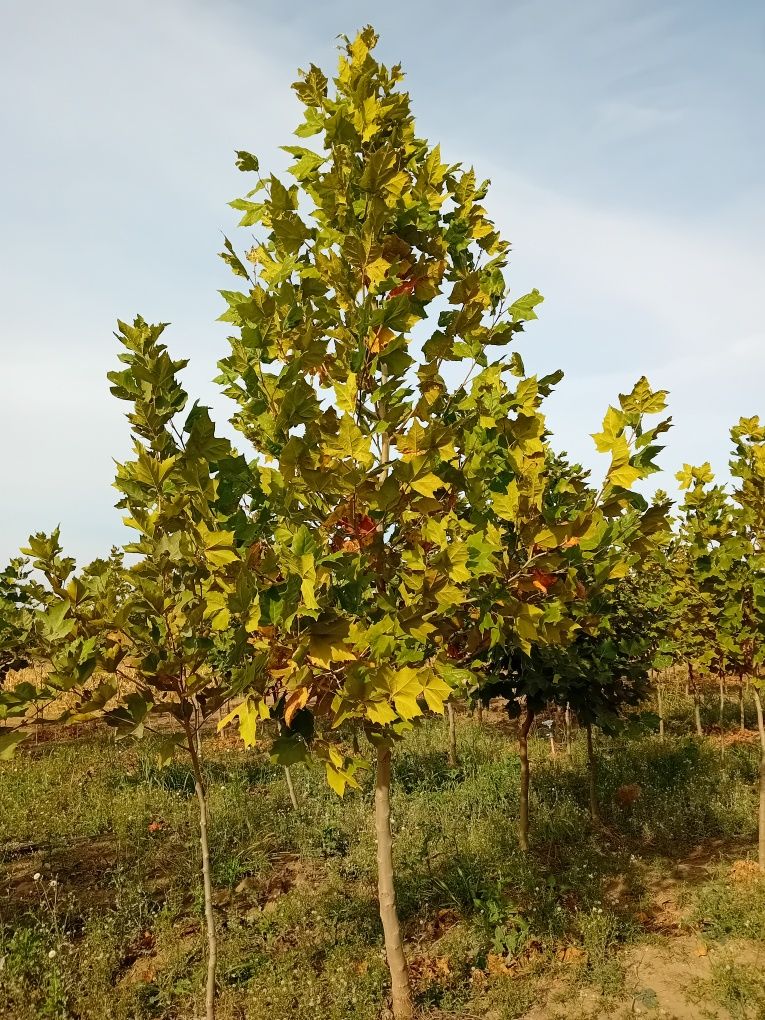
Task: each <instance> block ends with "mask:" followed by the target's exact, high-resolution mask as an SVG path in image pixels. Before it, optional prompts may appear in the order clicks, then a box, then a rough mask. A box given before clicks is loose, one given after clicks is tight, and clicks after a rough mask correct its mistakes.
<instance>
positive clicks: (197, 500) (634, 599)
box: [0, 28, 765, 1020]
mask: <svg viewBox="0 0 765 1020" xmlns="http://www.w3.org/2000/svg"><path fill="white" fill-rule="evenodd" d="M376 43H377V36H376V35H375V33H374V31H373V30H372V29H371V28H365V29H363V30H362V31H361V32H360V33H359V34H358V35H357V36H356V37H355V38H354V39H352V40H351V39H346V40H344V41H343V45H342V46H341V50H340V60H339V68H338V72H337V75H336V77H335V78H334V80H333V82H332V83H330V82H329V81H328V79H327V77H326V76H325V75H324V73H323V72H322V71H321V70H320V69H319V68H317V67H315V66H314V65H311V67H310V68H309V70H308V71H307V72H301V73H300V77H299V79H298V81H297V82H296V83H295V85H294V89H295V91H296V93H297V95H298V98H299V99H300V101H301V104H302V106H303V111H304V119H303V122H302V123H301V124H300V126H299V127H298V129H297V131H296V135H297V138H298V141H299V144H296V145H291V146H288V147H286V151H287V153H288V154H289V155H290V157H291V159H292V162H291V164H290V166H289V168H288V171H287V173H288V175H289V177H290V178H291V181H288V182H287V183H284V181H282V180H280V179H279V178H277V177H276V176H275V175H273V174H270V175H265V174H262V173H261V170H260V166H259V163H258V160H257V159H256V157H255V156H253V155H252V154H250V153H248V152H240V153H238V159H237V165H238V166H239V168H240V169H241V170H242V171H243V172H246V173H247V174H249V175H250V180H251V181H252V183H253V187H252V190H251V191H249V193H248V194H247V195H246V197H245V198H242V199H237V200H236V201H235V202H233V203H232V205H233V207H234V208H235V209H237V210H238V211H239V212H240V213H241V214H242V219H241V225H242V226H243V227H245V228H247V230H248V243H250V244H251V246H250V247H249V249H248V250H247V252H246V253H245V254H244V255H242V256H240V255H239V254H238V253H237V252H236V250H235V248H234V246H233V245H232V244H231V243H230V242H229V241H228V240H226V242H225V250H224V252H223V253H222V256H223V258H224V260H225V261H226V263H227V264H228V265H229V266H230V268H231V270H232V271H233V273H234V274H235V276H236V278H237V281H238V285H240V286H242V287H243V288H244V289H243V290H232V291H226V292H225V293H224V297H225V300H226V303H227V310H226V312H225V313H224V315H223V316H222V319H223V320H224V321H225V322H227V323H228V324H229V325H230V326H231V328H232V331H233V334H234V335H233V336H231V337H230V338H229V343H230V349H229V354H228V355H227V356H226V357H225V358H224V359H222V361H221V362H220V363H219V369H220V375H219V377H218V380H217V381H218V382H219V384H220V385H221V387H222V389H223V392H224V393H225V394H226V395H227V396H228V397H230V398H231V399H232V400H233V401H234V402H235V404H236V407H237V410H236V413H235V415H234V417H233V419H232V422H233V424H234V426H235V428H236V429H237V430H238V432H239V433H240V434H241V436H242V441H243V442H244V443H245V444H246V445H245V449H246V450H247V456H245V455H244V454H242V453H241V452H239V451H238V450H237V449H235V448H234V447H233V445H232V444H231V443H230V442H229V440H226V439H223V438H221V437H220V436H218V435H217V434H216V432H215V427H214V425H213V422H212V421H211V418H210V414H209V411H208V409H207V408H205V407H202V406H200V405H199V404H194V405H193V406H192V407H191V409H190V410H187V408H186V405H187V394H186V392H185V390H184V389H183V387H182V386H181V384H180V382H179V374H180V372H181V371H182V369H183V368H184V367H185V365H186V361H185V360H182V359H180V360H174V359H173V358H172V357H171V356H170V354H169V352H168V349H167V347H166V346H165V344H164V343H163V342H162V341H161V336H162V333H163V329H164V326H163V325H150V324H148V323H146V322H145V321H144V320H143V319H141V318H137V319H135V320H134V322H133V323H132V325H131V324H126V323H120V324H119V333H118V339H119V341H120V344H121V353H120V355H119V357H120V362H121V368H120V370H119V371H115V372H111V373H109V380H110V382H111V389H112V393H113V394H114V395H115V396H116V397H117V398H118V399H120V400H122V401H125V402H126V404H127V405H128V408H129V410H128V414H127V417H128V420H129V422H130V426H131V434H132V439H133V453H132V456H131V458H130V459H128V460H126V461H124V462H123V463H120V464H118V465H117V475H116V481H115V488H116V489H117V491H118V492H119V497H120V498H119V502H118V504H117V506H118V507H119V508H120V509H121V510H122V511H123V513H124V520H125V523H126V524H127V525H128V527H129V528H130V529H132V532H133V534H134V536H135V537H134V539H133V541H130V542H128V543H126V544H125V545H124V547H123V548H122V549H119V550H114V551H113V552H112V555H111V556H109V557H108V558H104V559H98V560H96V561H94V562H93V563H91V564H89V565H88V566H87V567H85V568H84V569H82V570H81V571H79V572H77V571H76V569H75V566H76V565H75V563H74V561H73V560H72V559H71V558H69V557H68V556H66V555H64V552H63V550H62V547H61V545H60V542H59V534H58V531H55V532H53V533H52V534H50V535H45V534H37V535H34V536H32V538H31V539H30V540H29V545H28V548H27V549H25V550H23V552H24V554H25V556H28V557H31V572H30V567H29V565H28V562H27V561H25V560H21V559H17V560H14V561H12V563H11V564H10V565H9V567H8V568H7V569H6V570H5V571H3V572H2V574H0V679H2V677H3V675H4V674H5V673H7V672H8V671H9V670H10V669H11V668H12V667H13V666H14V665H18V664H19V663H20V662H21V661H24V660H27V661H44V662H45V663H46V664H47V669H48V671H47V673H46V675H45V679H44V681H43V682H42V683H41V684H40V685H39V686H34V685H32V684H29V683H21V684H18V685H17V686H16V687H14V688H12V689H11V688H10V686H9V685H6V686H5V688H4V689H2V690H0V757H7V756H9V755H10V754H11V753H12V751H13V749H14V747H15V746H16V745H17V744H19V743H20V742H21V741H22V740H23V739H24V737H25V735H26V733H27V732H29V724H30V722H31V721H33V720H34V719H35V718H36V717H37V716H38V715H39V713H40V712H42V711H45V712H46V714H47V717H48V718H49V719H51V720H52V719H58V720H59V721H61V722H76V721H78V720H80V719H91V718H94V717H103V718H105V719H106V720H107V721H108V722H109V723H110V724H111V725H113V726H114V727H115V728H116V730H117V733H118V735H120V736H128V735H138V736H140V735H141V734H142V733H143V732H144V731H149V732H152V731H156V733H157V736H158V742H159V757H160V762H162V763H164V762H166V761H169V760H170V759H171V758H172V756H173V754H174V753H175V752H176V751H178V750H181V751H182V752H184V753H186V754H187V755H188V757H189V761H190V763H191V767H192V770H193V773H194V778H195V790H196V796H197V799H198V803H199V817H200V840H201V856H202V875H203V882H204V903H205V920H206V933H207V940H208V967H207V983H206V993H205V1002H206V1011H207V1017H208V1020H212V1018H213V1017H214V1015H215V1003H216V966H217V941H216V931H215V917H214V913H213V896H212V877H211V867H210V847H209V841H208V816H207V797H206V793H205V773H204V769H203V765H202V762H201V760H200V754H201V740H200V734H201V732H202V729H203V727H204V725H205V723H206V722H208V721H209V720H212V719H214V718H215V717H216V716H218V715H219V714H220V713H221V710H224V712H223V718H222V719H221V720H220V725H221V726H222V727H223V726H226V725H229V724H236V725H237V726H238V729H239V733H240V735H241V737H242V739H243V742H244V744H245V746H253V745H254V743H255V739H256V733H257V728H258V725H259V723H260V722H261V721H262V720H265V719H267V718H272V719H274V720H276V723H277V726H278V733H277V735H276V737H275V739H274V740H273V741H272V743H271V748H270V749H271V753H272V756H273V758H274V760H275V761H276V762H279V763H280V764H282V765H284V766H285V767H287V768H289V767H290V766H291V765H294V764H296V763H297V762H299V761H302V760H305V758H306V757H307V756H308V755H311V756H312V757H313V758H314V759H316V760H318V761H319V762H321V763H322V764H323V766H324V768H325V771H326V777H327V781H328V783H329V784H330V786H331V787H332V788H333V789H334V790H335V791H336V792H337V793H338V794H340V795H343V794H344V792H345V790H346V788H347V787H349V786H350V787H357V786H358V785H359V784H358V779H357V775H358V772H359V770H360V769H363V768H367V767H369V764H370V763H368V762H367V761H365V760H364V758H363V757H362V755H361V753H360V751H359V749H358V746H357V744H356V743H355V741H354V743H353V745H352V746H350V747H349V746H347V745H346V744H345V743H343V742H342V741H340V740H339V739H338V737H337V735H338V733H342V732H345V729H346V728H347V727H348V726H352V727H353V733H356V731H357V729H358V728H363V731H364V733H365V734H366V737H367V739H368V742H369V745H370V746H371V749H372V755H371V757H372V758H373V767H374V769H375V828H376V835H377V870H378V893H379V906H380V917H381V921H382V927H383V933H384V938H385V948H386V955H387V960H388V965H389V969H390V976H391V992H392V1002H393V1010H394V1014H395V1016H396V1018H397V1020H406V1018H409V1017H411V1016H413V1014H414V1004H413V998H412V991H411V986H410V982H409V977H408V971H407V965H406V958H405V955H404V947H403V938H402V933H401V927H400V924H399V919H398V914H397V911H396V900H395V890H394V883H393V855H392V836H391V827H390V780H391V756H392V753H393V750H394V748H395V747H396V745H397V744H398V742H399V741H400V740H402V739H404V738H405V736H406V734H407V732H409V731H410V730H411V729H412V728H413V726H414V725H416V723H417V721H418V719H420V718H421V717H422V716H423V715H424V714H425V713H426V712H428V711H430V712H434V713H443V712H444V710H445V708H446V706H448V705H449V704H450V703H451V702H452V700H453V699H454V698H457V697H466V698H470V699H471V700H472V701H473V702H474V703H483V702H485V701H487V700H489V699H492V698H501V699H503V701H504V704H505V705H506V706H507V710H508V712H509V713H510V715H511V716H514V717H519V734H520V752H521V804H520V819H521V823H520V839H521V844H522V846H523V847H524V848H527V847H528V792H529V764H528V748H527V741H528V735H529V732H530V729H531V726H532V725H533V722H534V718H535V716H537V715H538V714H540V713H541V712H543V711H544V710H545V708H546V706H548V705H550V704H551V703H553V704H555V705H557V706H558V707H559V708H560V709H561V710H562V711H568V712H569V713H570V712H573V713H575V715H576V717H577V718H578V720H579V722H580V723H581V724H582V725H583V726H584V728H585V730H586V734H587V745H588V751H589V758H590V762H591V764H592V766H593V768H592V769H591V784H590V786H591V806H592V810H593V816H594V817H596V816H597V800H596V784H595V776H594V756H593V746H592V728H593V726H599V727H600V728H601V729H603V730H605V731H607V732H610V731H613V730H614V729H616V728H617V727H618V726H619V725H620V720H622V719H623V717H624V716H625V713H628V712H629V711H630V710H631V709H635V710H638V709H639V707H640V706H641V705H642V704H643V702H644V701H645V698H646V696H647V693H648V686H647V685H648V682H649V673H650V670H651V669H652V668H664V667H665V666H667V665H669V664H673V663H678V662H687V661H691V662H693V663H694V664H696V665H698V668H699V669H700V670H701V671H703V672H709V671H710V670H714V669H715V668H717V666H718V665H720V664H721V663H723V662H724V663H726V664H734V668H736V669H739V670H740V671H741V672H742V673H744V674H747V675H750V676H752V677H753V690H754V692H755V697H756V698H757V704H758V706H759V694H758V684H759V678H758V677H757V675H756V671H755V668H754V664H756V663H757V662H758V661H759V658H760V657H761V652H760V649H761V648H762V647H763V643H762V640H761V639H762V636H763V630H764V629H765V623H764V619H763V613H762V610H761V607H762V606H763V605H765V587H764V586H765V570H763V564H762V563H761V560H760V554H759V549H761V548H763V547H765V498H763V497H764V496H765V429H763V427H761V426H760V424H759V421H758V420H757V419H742V421H741V422H740V423H739V425H738V426H736V428H734V430H733V432H732V438H733V443H734V454H733V455H734V469H733V473H734V476H735V477H736V478H737V488H736V491H735V493H734V494H733V496H732V497H729V496H727V495H726V494H725V493H724V492H723V490H722V489H721V488H720V487H715V486H711V487H710V481H711V479H710V475H709V473H708V472H707V471H706V470H705V468H701V469H697V468H687V469H685V471H684V472H683V473H681V484H682V485H683V487H684V489H685V490H686V493H687V495H686V499H685V502H684V503H683V507H682V508H681V513H680V518H679V525H678V527H677V528H675V529H674V530H673V529H672V528H671V526H670V522H669V518H668V514H669V509H670V505H671V504H670V502H669V500H668V499H667V498H666V496H665V495H664V494H661V493H657V495H656V497H655V498H654V499H653V501H652V502H649V501H647V500H646V499H645V498H644V497H642V496H641V495H639V494H638V493H636V492H635V489H634V487H635V485H636V484H637V483H639V482H640V481H641V480H643V479H645V478H647V477H648V476H649V475H651V474H652V473H654V472H655V471H657V470H658V467H657V464H656V463H655V458H656V456H657V455H658V453H659V452H660V451H661V449H662V447H661V445H659V442H658V440H659V438H660V437H661V435H662V434H663V433H664V432H666V431H667V429H668V428H669V424H670V423H669V419H664V420H661V421H659V423H658V424H656V425H653V426H650V425H648V424H647V423H646V422H647V419H649V418H650V417H651V416H654V415H660V414H661V413H662V412H663V411H664V410H665V408H666V392H665V391H663V390H653V389H652V388H651V386H650V385H649V383H648V381H647V380H646V379H645V378H641V379H640V380H639V381H638V382H637V384H636V385H635V387H634V388H633V389H632V390H631V391H630V392H629V393H626V394H620V395H619V398H618V402H617V404H618V406H617V404H615V405H614V406H611V407H609V408H608V411H607V412H606V415H605V417H604V420H603V425H602V430H601V431H600V432H598V433H596V434H595V435H594V437H593V438H594V441H595V444H596V447H597V449H598V450H599V451H600V452H601V453H603V454H605V455H606V457H607V460H608V463H607V468H606V471H605V474H604V479H603V482H602V484H601V485H599V486H596V485H594V484H593V483H592V481H591V479H590V477H589V474H588V472H586V471H584V470H583V469H582V468H581V467H579V466H577V465H572V464H570V463H569V462H568V461H567V460H566V458H565V457H564V456H561V455H560V453H559V452H558V451H556V450H555V449H554V448H553V446H552V440H551V436H550V433H549V430H548V428H547V423H546V420H545V415H544V413H543V411H542V407H543V404H544V401H545V399H546V398H547V397H548V396H549V394H550V393H551V391H552V389H553V387H554V385H555V384H556V383H557V382H558V381H559V379H560V377H561V374H560V373H554V374H553V375H549V376H545V377H543V378H537V377H536V376H534V375H527V373H526V369H525V367H524V364H523V361H522V359H521V358H520V356H519V354H518V352H517V351H515V350H513V349H512V341H513V340H514V339H516V338H517V337H518V335H519V334H521V333H522V332H523V329H524V325H525V324H526V323H527V322H529V321H530V320H532V319H534V318H536V313H535V310H534V309H535V307H537V306H538V305H539V303H540V302H541V300H542V297H541V295H540V294H539V293H538V292H537V291H532V292H531V293H530V294H526V295H523V296H520V297H516V298H515V299H514V300H513V298H512V297H511V295H510V289H509V287H508V285H507V283H506V280H505V275H504V270H505V268H506V265H507V260H508V254H509V245H508V243H507V242H506V241H504V240H503V239H502V238H501V236H500V234H499V232H498V231H497V229H496V227H495V225H494V223H493V222H492V221H491V220H490V218H489V217H488V215H487V213H486V210H485V208H484V206H483V201H484V199H485V196H486V194H487V190H488V182H482V181H480V180H479V179H478V178H477V177H476V174H475V172H474V171H473V170H472V169H470V168H467V169H466V168H465V167H463V166H462V165H461V164H457V163H454V164H451V163H447V162H443V160H442V156H441V152H440V148H439V147H438V146H435V147H431V146H430V145H429V144H428V143H427V142H426V141H424V140H422V139H420V138H418V137H417V135H416V132H415V126H414V119H413V117H412V113H411V108H410V99H409V95H408V93H406V92H405V91H403V90H402V88H401V87H400V86H401V81H402V77H403V75H402V72H401V69H400V67H399V66H397V65H396V66H394V67H391V68H388V67H386V66H384V65H383V64H381V63H379V62H378V61H377V60H376V59H375V57H374V55H373V50H374V47H375V45H376ZM309 139H314V142H313V143H312V146H311V147H309V146H308V144H307V140H309ZM253 238H254V241H253ZM454 379H458V380H461V381H459V382H458V383H456V384H453V383H451V382H450V381H449V380H454ZM182 413H185V417H182ZM718 636H719V639H718ZM225 706H233V707H230V711H225ZM758 711H759V709H758ZM168 721H169V722H170V725H169V726H168V725H167V723H168ZM763 747H764V761H765V743H764V745H763ZM763 789H764V790H765V783H764V784H763ZM763 804H765V801H763ZM763 811H765V808H763ZM763 832H765V814H762V817H761V859H762V861H763V864H764V865H765V850H764V849H763V846H765V844H763V842H762V840H763V838H765V837H763V835H762V833H763Z"/></svg>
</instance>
